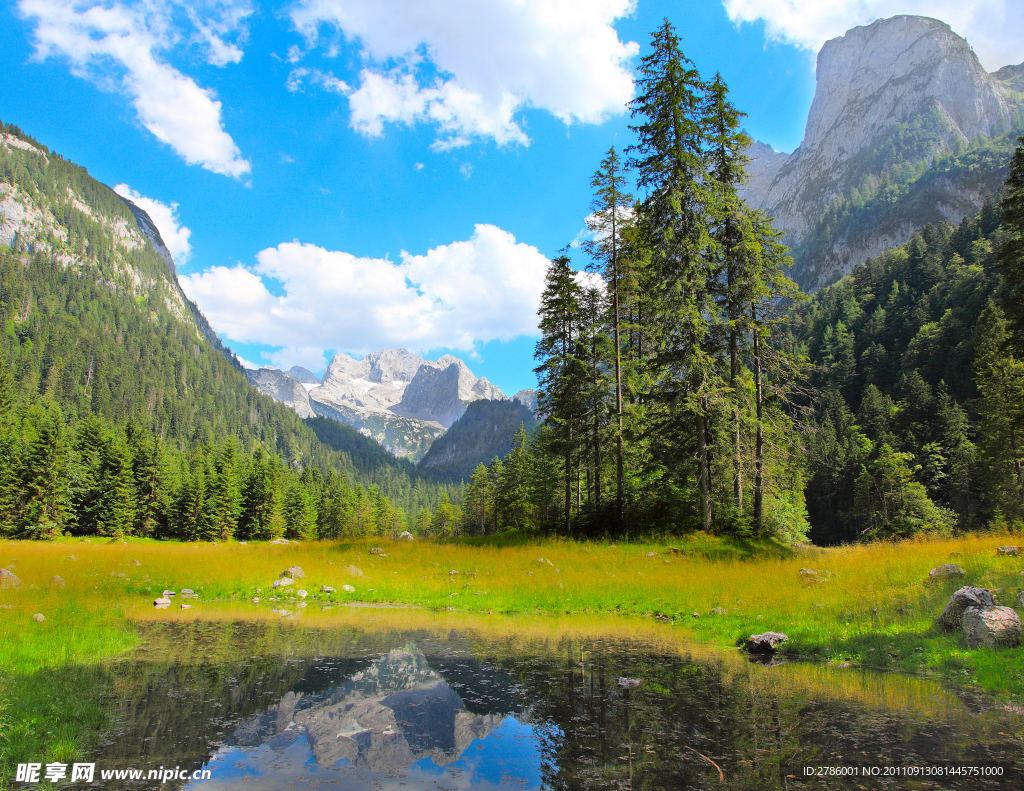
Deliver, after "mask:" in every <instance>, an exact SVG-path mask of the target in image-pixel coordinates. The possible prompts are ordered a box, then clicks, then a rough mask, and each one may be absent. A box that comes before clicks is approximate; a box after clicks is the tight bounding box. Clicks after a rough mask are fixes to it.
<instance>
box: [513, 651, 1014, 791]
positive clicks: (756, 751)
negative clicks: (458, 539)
mask: <svg viewBox="0 0 1024 791" xmlns="http://www.w3.org/2000/svg"><path fill="white" fill-rule="evenodd" d="M553 654H554V655H557V656H559V658H557V659H556V658H554V656H553ZM501 664H502V666H503V667H504V668H505V669H506V670H508V672H509V674H510V675H511V676H512V677H513V678H514V679H515V681H516V683H517V685H518V686H519V687H520V688H521V690H522V695H523V696H524V699H526V700H529V701H530V702H531V706H532V709H531V712H530V719H531V721H532V723H533V727H534V731H535V734H536V736H537V741H538V747H539V749H540V751H541V755H542V773H543V777H544V781H545V783H546V786H547V787H550V788H552V789H565V790H566V791H568V790H569V789H587V790H588V791H591V790H593V789H635V790H636V791H640V789H662V788H663V789H681V788H687V789H691V788H692V789H704V788H708V789H713V788H714V789H720V788H729V789H750V791H762V789H776V788H780V789H781V788H793V787H804V788H833V787H835V788H847V787H850V786H849V783H848V781H847V780H840V781H838V782H837V781H835V780H832V781H826V782H821V781H816V780H813V781H811V782H810V783H809V784H808V785H800V786H796V785H795V784H794V781H795V780H798V779H799V780H800V781H803V778H802V777H800V775H799V772H800V771H801V770H802V767H803V766H804V765H831V766H859V765H872V766H934V765H937V764H958V763H965V764H973V765H978V764H979V763H989V764H991V763H993V762H1002V763H1009V764H1011V765H1016V766H1017V767H1018V769H1020V768H1021V766H1022V751H1021V748H1020V745H1019V744H1017V743H1015V742H1014V740H1013V739H1012V738H1008V737H1000V736H999V735H997V734H996V733H995V732H994V730H995V729H993V731H992V732H990V733H989V734H988V735H987V736H986V735H985V731H986V728H983V727H979V728H976V729H975V730H974V732H963V731H960V730H958V729H957V728H956V727H954V725H953V723H951V722H944V721H936V720H934V719H931V718H926V717H920V718H917V717H914V716H913V715H911V714H909V713H908V712H901V711H894V710H886V709H880V708H874V707H870V706H867V705H864V704H860V703H849V702H835V701H829V702H821V703H808V702H807V701H806V699H800V698H799V697H786V696H785V690H782V694H780V693H779V691H778V690H777V689H775V688H774V687H773V686H772V685H764V684H755V683H753V680H754V675H753V674H754V673H758V672H760V673H764V672H767V673H770V672H772V671H771V669H767V670H760V669H756V668H753V667H749V668H747V670H748V672H747V673H746V674H744V673H743V672H741V673H740V674H739V675H736V676H732V677H730V674H727V673H724V672H723V667H722V666H720V665H718V664H716V663H714V662H701V663H697V662H691V661H688V660H687V659H686V658H683V657H680V656H677V655H659V654H652V653H645V652H644V651H643V650H642V649H640V648H638V647H637V646H635V645H630V644H627V643H606V642H603V641H595V642H587V643H579V642H575V641H569V640H565V641H563V642H562V643H561V644H560V645H559V646H558V649H557V650H555V651H551V650H548V651H546V652H544V653H542V654H540V655H534V656H520V657H513V658H506V659H505V660H503V661H502V662H501ZM620 677H629V678H639V679H642V684H641V685H640V686H639V687H637V688H635V689H621V688H620V687H619V686H618V683H617V682H618V679H619V678H620ZM993 737H994V738H993ZM720 770H721V772H722V775H720V774H719V771H720ZM723 776H724V782H723V780H722V777H723ZM787 776H795V777H787ZM888 782H889V787H900V786H899V784H898V783H897V784H896V785H893V783H892V780H891V778H890V779H889V781H888ZM1012 782H1016V781H1011V780H1009V779H1008V778H1003V779H1002V780H996V781H993V782H992V783H991V785H989V786H983V785H978V784H977V780H976V779H966V778H956V777H953V778H943V783H942V785H941V787H942V788H944V789H945V788H979V787H991V788H1001V787H1006V788H1011V787H1015V786H1013V785H1011V783H1012ZM859 785H860V786H862V787H864V788H880V787H882V785H883V783H882V779H875V780H872V779H868V780H863V779H861V780H860V781H859ZM853 787H857V786H853Z"/></svg>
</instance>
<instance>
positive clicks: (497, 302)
mask: <svg viewBox="0 0 1024 791" xmlns="http://www.w3.org/2000/svg"><path fill="white" fill-rule="evenodd" d="M401 257H402V260H401V263H395V262H392V261H389V260H387V259H380V258H357V257H355V256H353V255H351V254H349V253H344V252H339V251H333V250H325V249H324V248H322V247H317V246H316V245H312V244H302V243H300V242H298V241H295V242H286V243H284V244H280V245H278V246H277V247H271V248H267V249H265V250H262V251H261V252H260V253H258V254H257V256H256V259H257V263H256V264H255V266H252V267H244V266H242V265H241V264H239V265H237V266H235V267H230V268H229V267H224V266H218V267H211V268H209V269H207V270H206V271H205V272H202V273H196V274H193V275H187V276H185V277H183V278H180V280H181V284H182V287H183V288H184V289H185V291H186V293H187V294H188V295H189V296H190V297H191V298H192V299H194V300H195V301H196V302H197V303H198V304H199V306H200V308H201V309H202V311H203V313H204V314H205V315H206V316H207V318H209V320H210V323H211V324H212V325H213V326H214V327H216V328H217V331H218V332H220V333H224V334H225V335H226V336H227V337H228V338H229V339H230V340H232V341H235V342H238V343H259V344H267V345H272V346H279V347H284V348H283V349H281V350H280V351H278V352H275V353H273V354H272V355H270V359H272V360H273V361H274V362H275V363H277V364H279V365H283V366H285V367H288V366H290V365H293V364H300V365H305V366H306V367H309V368H317V367H322V365H323V363H322V361H321V357H322V353H323V350H324V349H331V348H338V349H345V350H346V351H350V352H353V353H357V354H364V353H366V352H370V351H374V350H376V349H383V348H391V347H396V346H403V347H405V348H407V349H414V350H417V351H421V352H425V351H427V350H429V349H434V348H438V347H448V348H452V349H461V350H466V351H470V350H472V349H473V348H474V345H475V344H477V343H487V342H488V341H492V340H503V341H506V340H511V339H512V338H516V337H519V336H521V335H535V334H536V333H537V315H536V312H537V305H538V303H539V300H540V295H541V292H542V291H543V290H544V275H545V272H546V270H547V266H548V260H547V259H546V258H545V257H544V256H543V255H541V253H540V252H538V250H537V249H536V248H535V247H532V246H530V245H527V244H524V243H521V242H520V243H517V242H516V240H515V237H514V236H513V235H512V234H510V233H508V232H507V231H503V230H502V229H500V228H497V227H495V226H493V225H477V226H476V228H475V230H474V232H473V235H472V236H471V237H470V238H469V239H468V240H466V241H462V242H453V243H452V244H448V245H441V246H438V247H435V248H433V249H432V250H429V251H428V252H427V253H425V254H424V255H412V254H410V253H407V252H404V251H403V252H402V254H401ZM263 278H270V279H273V280H274V281H276V282H277V283H278V284H280V287H281V290H282V291H283V294H282V295H281V296H275V295H274V294H272V293H271V292H270V291H269V290H268V289H267V287H266V285H265V284H264V282H263Z"/></svg>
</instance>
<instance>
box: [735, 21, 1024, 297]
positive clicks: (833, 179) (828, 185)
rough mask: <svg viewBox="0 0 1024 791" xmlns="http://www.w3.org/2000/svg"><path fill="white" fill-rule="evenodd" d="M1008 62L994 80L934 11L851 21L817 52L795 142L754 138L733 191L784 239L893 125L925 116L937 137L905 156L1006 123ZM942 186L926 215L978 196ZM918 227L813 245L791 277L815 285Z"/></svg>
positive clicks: (866, 165)
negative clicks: (782, 147)
mask: <svg viewBox="0 0 1024 791" xmlns="http://www.w3.org/2000/svg"><path fill="white" fill-rule="evenodd" d="M1015 69H1016V67H1008V70H1007V69H1002V70H1000V72H997V73H996V74H1001V73H1004V72H1005V76H1004V77H1002V78H1000V77H997V76H996V75H990V74H988V73H986V71H985V69H984V68H983V67H982V65H981V63H980V62H979V61H978V58H977V56H976V55H975V54H974V51H973V50H972V49H971V47H970V45H969V44H968V43H967V41H965V40H964V39H963V38H961V37H960V36H958V35H956V34H955V33H954V32H953V31H952V30H951V29H950V27H949V26H948V25H946V24H945V23H944V22H940V21H938V20H936V19H929V18H927V17H919V16H896V17H892V18H890V19H882V20H878V21H876V22H873V23H872V24H870V25H866V26H863V27H855V28H853V29H852V30H849V31H847V33H846V34H845V35H844V36H841V37H839V38H835V39H832V40H831V41H828V42H826V43H825V45H824V46H823V47H822V48H821V51H820V52H819V53H818V61H817V72H816V79H817V86H816V89H815V94H814V100H813V102H812V104H811V109H810V112H809V114H808V117H807V126H806V129H805V132H804V139H803V142H802V143H801V144H800V146H799V147H798V148H797V150H796V151H794V152H793V154H791V155H787V154H784V153H778V152H775V151H774V150H772V149H771V147H770V146H766V145H764V144H763V143H755V144H753V145H752V146H751V147H750V148H749V149H748V151H747V154H748V156H750V158H751V162H750V165H749V167H748V169H747V171H748V174H749V176H750V179H749V182H748V184H747V186H746V187H745V188H744V189H743V190H742V192H741V194H742V195H743V196H744V197H745V198H746V199H747V200H748V202H749V203H750V204H751V205H752V206H755V207H758V208H762V209H764V210H765V212H766V213H767V214H768V215H769V216H773V217H775V219H776V225H777V227H779V228H782V229H784V230H785V231H787V232H788V234H789V236H788V242H789V243H790V245H791V246H792V245H794V244H795V243H798V242H799V240H800V238H801V236H802V234H804V233H805V232H807V231H808V230H809V229H811V227H812V225H813V224H814V223H815V221H816V220H817V218H818V217H819V216H820V214H821V212H822V210H823V209H824V208H825V207H826V206H827V205H828V204H829V202H830V201H831V200H832V199H833V198H835V197H837V196H840V195H845V194H849V191H850V190H851V189H853V188H859V187H860V186H861V184H862V182H863V180H864V179H865V177H866V176H868V175H869V173H872V172H873V171H872V167H874V161H875V159H876V158H877V157H876V152H877V151H879V150H881V149H882V147H884V146H885V145H887V144H889V143H890V142H891V141H892V139H893V133H894V132H895V131H896V126H897V124H899V123H906V122H910V121H913V120H915V119H929V120H928V123H929V125H930V127H929V128H930V129H931V131H934V133H935V134H936V136H937V140H936V142H935V145H934V150H931V151H927V152H920V151H918V152H916V153H914V154H913V156H914V157H916V158H919V159H920V158H922V157H931V156H934V155H935V154H939V153H942V152H943V151H948V150H949V147H950V146H952V145H954V144H957V143H964V142H968V141H971V140H973V139H974V138H975V137H977V135H979V134H985V135H990V136H991V135H992V134H994V133H1001V132H1003V131H1005V130H1008V129H1009V128H1010V127H1011V124H1012V119H1013V112H1014V109H1015V108H1016V107H1017V106H1018V104H1017V102H1018V100H1017V99H1015V98H1014V97H1012V96H1011V95H1010V93H1009V90H1008V88H1009V85H1010V84H1015V81H1016V80H1017V79H1019V78H1020V76H1019V75H1018V73H1017V71H1016V70H1015ZM931 127H934V128H933V129H932V128H931ZM876 175H877V174H876ZM947 186H948V189H947V190H946V191H947V192H949V193H950V194H949V195H946V196H943V197H939V198H937V199H936V209H935V211H936V217H935V218H934V221H938V220H941V219H948V220H950V221H953V222H959V221H960V219H962V218H963V216H964V214H965V213H966V211H968V210H973V211H976V210H977V209H978V208H980V206H981V202H982V201H983V200H984V198H985V194H981V193H979V194H977V195H973V194H971V195H960V194H957V193H958V187H957V185H952V184H951V185H947ZM975 204H976V205H975ZM972 207H973V209H972ZM917 227H918V226H917V225H915V224H914V223H911V222H905V223H902V224H900V223H897V224H896V225H894V226H892V227H889V228H887V229H886V230H885V231H884V232H879V233H878V234H876V235H874V236H867V237H863V238H860V237H859V238H857V239H856V240H854V239H846V240H844V241H842V242H841V243H839V244H838V245H837V248H836V249H833V250H829V251H825V252H823V253H822V260H820V261H818V262H816V263H815V264H814V265H815V267H816V270H815V271H814V272H813V273H810V272H803V273H799V272H798V273H796V275H797V277H798V279H799V280H800V281H801V282H803V283H804V284H805V286H807V287H809V288H811V289H813V288H817V287H818V286H820V285H823V284H825V283H828V282H831V281H832V280H834V279H836V277H837V276H838V275H839V274H843V273H845V272H847V271H849V269H851V268H852V267H853V266H855V265H856V264H859V263H861V262H863V261H864V259H865V258H867V257H869V256H874V255H877V254H878V253H880V252H882V251H883V250H885V249H887V248H888V247H891V246H894V245H896V244H901V243H902V242H904V241H906V240H907V239H909V238H910V236H911V235H912V234H913V232H914V231H916V230H917Z"/></svg>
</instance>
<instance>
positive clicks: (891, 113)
mask: <svg viewBox="0 0 1024 791" xmlns="http://www.w3.org/2000/svg"><path fill="white" fill-rule="evenodd" d="M930 105H935V106H937V109H939V112H940V113H941V114H942V116H943V119H944V120H945V121H946V122H947V129H946V134H947V135H948V137H947V139H946V142H950V138H952V137H959V138H960V139H961V140H962V141H965V142H966V141H969V140H972V139H973V138H974V137H976V136H977V135H978V134H986V135H988V134H991V132H992V130H993V127H996V126H998V127H999V128H1000V129H1006V128H1009V125H1010V122H1011V120H1012V119H1011V110H1010V106H1009V104H1008V102H1007V99H1006V95H1005V91H1004V90H1003V88H1002V86H1001V85H999V83H998V81H997V80H995V79H994V78H993V77H992V76H991V75H989V74H988V73H987V72H986V71H985V69H984V67H982V65H981V62H980V61H979V60H978V57H977V55H975V54H974V50H973V49H972V48H971V45H970V44H968V43H967V41H966V39H964V38H961V37H960V36H958V35H957V34H956V33H954V32H953V31H952V29H951V28H950V27H949V25H947V24H946V23H945V22H940V21H939V20H937V19H930V18H928V17H922V16H895V17H891V18H889V19H880V20H878V21H876V22H872V23H871V24H870V25H864V26H862V27H855V28H853V29H852V30H848V31H847V32H846V34H845V35H843V36H840V37H838V38H834V39H832V40H830V41H827V42H825V45H824V46H823V47H822V48H821V51H820V52H819V53H818V67H817V86H816V89H815V92H814V101H813V102H812V103H811V110H810V112H809V113H808V116H807V127H806V131H805V133H804V142H803V143H802V144H801V148H803V149H805V150H807V151H811V150H813V151H815V152H820V153H821V154H822V155H824V156H825V157H826V158H827V159H829V160H831V161H837V160H840V159H842V158H844V156H845V157H850V156H853V155H854V154H856V153H857V152H858V151H859V150H860V149H862V148H864V147H865V146H867V145H869V144H871V143H872V142H873V141H874V140H875V138H876V137H877V136H878V135H879V133H880V132H883V131H887V130H890V129H891V128H892V126H893V125H894V123H895V122H898V121H902V120H904V119H906V118H907V117H908V116H910V115H911V114H913V113H914V112H917V111H920V110H923V109H925V108H926V107H927V106H930Z"/></svg>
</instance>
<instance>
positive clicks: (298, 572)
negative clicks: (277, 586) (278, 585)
mask: <svg viewBox="0 0 1024 791" xmlns="http://www.w3.org/2000/svg"><path fill="white" fill-rule="evenodd" d="M281 576H282V577H288V578H290V579H293V580H300V579H302V578H303V577H305V576H306V572H304V571H303V570H302V567H301V566H289V567H288V568H286V569H285V570H284V571H282V572H281Z"/></svg>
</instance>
